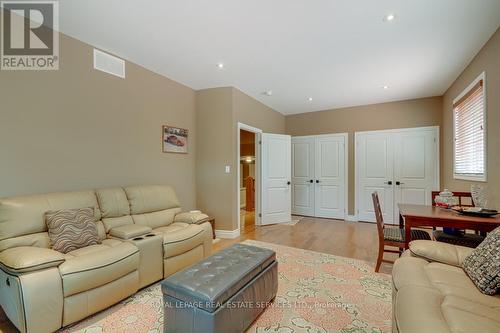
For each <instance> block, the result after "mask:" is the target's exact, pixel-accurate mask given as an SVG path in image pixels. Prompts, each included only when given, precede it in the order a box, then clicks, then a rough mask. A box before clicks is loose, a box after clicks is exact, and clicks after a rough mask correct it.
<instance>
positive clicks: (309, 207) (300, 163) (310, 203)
mask: <svg viewBox="0 0 500 333" xmlns="http://www.w3.org/2000/svg"><path fill="white" fill-rule="evenodd" d="M314 142H315V140H314V138H312V137H305V138H301V137H298V138H292V213H293V214H298V215H306V216H314V179H315V178H314Z"/></svg>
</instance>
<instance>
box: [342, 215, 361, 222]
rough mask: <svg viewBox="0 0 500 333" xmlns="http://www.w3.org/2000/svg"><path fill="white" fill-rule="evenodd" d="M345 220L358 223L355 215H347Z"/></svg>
mask: <svg viewBox="0 0 500 333" xmlns="http://www.w3.org/2000/svg"><path fill="white" fill-rule="evenodd" d="M345 220H346V221H349V222H358V217H357V216H356V215H347V216H346V217H345Z"/></svg>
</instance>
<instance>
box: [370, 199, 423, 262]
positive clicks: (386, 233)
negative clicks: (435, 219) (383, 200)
mask: <svg viewBox="0 0 500 333" xmlns="http://www.w3.org/2000/svg"><path fill="white" fill-rule="evenodd" d="M372 200H373V209H374V210H375V218H376V220H377V231H378V258H377V265H376V266H375V272H378V271H379V269H380V264H381V263H382V261H383V262H388V263H394V261H390V260H385V259H384V252H389V253H397V254H399V255H401V252H402V251H403V249H404V247H405V230H404V229H401V228H386V227H385V225H384V217H383V215H382V209H381V208H380V201H379V199H378V193H377V192H373V193H372ZM415 239H425V240H431V237H430V236H429V234H428V233H427V232H425V231H423V230H412V231H411V240H415ZM386 246H393V247H397V248H399V250H389V249H386V248H385V247H386Z"/></svg>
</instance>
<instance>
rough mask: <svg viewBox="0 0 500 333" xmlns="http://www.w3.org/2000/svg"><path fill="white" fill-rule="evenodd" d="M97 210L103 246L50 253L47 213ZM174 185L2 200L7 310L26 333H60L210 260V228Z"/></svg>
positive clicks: (2, 296)
mask: <svg viewBox="0 0 500 333" xmlns="http://www.w3.org/2000/svg"><path fill="white" fill-rule="evenodd" d="M85 207H94V212H95V218H96V221H97V223H96V224H97V229H98V233H99V236H100V238H101V240H102V244H99V245H91V246H88V247H85V248H81V249H78V250H74V251H71V252H69V253H66V254H63V253H60V252H57V251H54V250H52V249H50V243H49V237H48V234H47V228H46V224H45V220H44V217H45V213H46V212H47V211H50V210H60V209H71V208H85ZM203 217H206V216H204V215H203V214H193V213H181V208H180V203H179V201H178V199H177V196H176V194H175V192H174V190H173V189H172V188H171V187H168V186H133V187H125V188H111V189H101V190H96V191H82V192H68V193H50V194H42V195H34V196H22V197H11V198H2V199H0V305H1V306H2V308H3V310H4V311H5V313H6V315H7V316H8V318H9V319H10V320H11V321H12V323H13V324H14V325H15V326H16V327H17V328H18V329H19V330H20V331H21V332H52V331H55V330H57V329H59V328H61V327H63V326H66V325H69V324H71V323H74V322H76V321H78V320H81V319H83V318H85V317H87V316H89V315H91V314H93V313H96V312H98V311H101V310H103V309H105V308H106V307H109V306H110V305H113V304H115V303H117V302H118V301H120V300H122V299H124V298H126V297H128V296H130V295H132V294H134V293H135V292H136V291H137V290H138V289H140V288H142V287H144V286H147V285H149V284H151V283H153V282H155V281H158V280H161V279H163V278H164V277H167V276H169V275H171V274H173V273H175V272H176V271H178V270H181V269H183V268H185V267H187V266H189V265H191V264H193V263H195V262H197V261H199V260H201V259H203V258H204V257H206V256H208V255H210V252H211V246H212V230H211V225H210V223H202V224H200V225H198V224H195V223H193V222H197V220H198V219H200V218H203Z"/></svg>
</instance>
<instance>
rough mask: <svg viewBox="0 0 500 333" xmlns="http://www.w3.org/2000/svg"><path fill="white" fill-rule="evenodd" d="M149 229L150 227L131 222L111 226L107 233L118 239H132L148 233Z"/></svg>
mask: <svg viewBox="0 0 500 333" xmlns="http://www.w3.org/2000/svg"><path fill="white" fill-rule="evenodd" d="M151 231H152V229H151V228H150V227H147V226H145V225H137V224H132V225H122V226H121V227H116V228H113V229H111V230H110V231H109V234H110V235H111V236H113V237H116V238H120V239H132V238H134V237H137V236H142V235H145V234H149V233H150V232H151Z"/></svg>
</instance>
